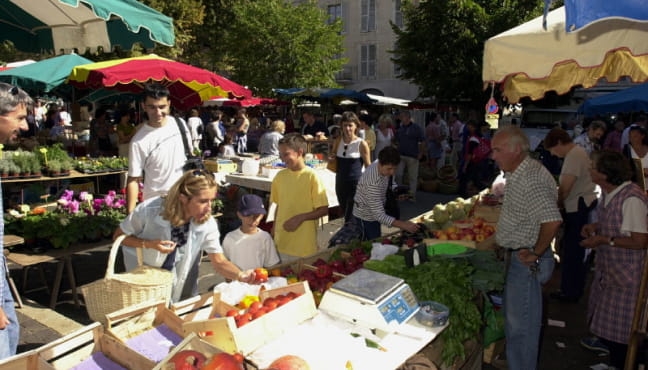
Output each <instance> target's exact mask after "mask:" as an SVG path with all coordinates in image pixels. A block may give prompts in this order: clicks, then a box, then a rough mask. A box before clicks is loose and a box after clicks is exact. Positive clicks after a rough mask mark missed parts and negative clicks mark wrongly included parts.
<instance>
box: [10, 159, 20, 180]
mask: <svg viewBox="0 0 648 370" xmlns="http://www.w3.org/2000/svg"><path fill="white" fill-rule="evenodd" d="M8 167H9V177H8V178H9V179H15V178H17V177H19V176H20V167H18V165H17V164H16V163H15V162H14V161H10V162H8Z"/></svg>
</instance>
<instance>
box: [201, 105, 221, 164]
mask: <svg viewBox="0 0 648 370" xmlns="http://www.w3.org/2000/svg"><path fill="white" fill-rule="evenodd" d="M207 122H208V123H207V125H206V128H205V135H203V137H204V138H206V140H205V150H209V151H211V153H212V155H214V154H215V153H217V152H218V146H219V145H220V143H222V142H223V140H224V139H225V134H226V132H227V130H226V129H225V124H224V123H223V112H222V111H221V110H216V111H214V114H213V116H212V117H211V118H210V119H209V121H207Z"/></svg>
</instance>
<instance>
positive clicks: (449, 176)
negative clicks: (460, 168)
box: [437, 165, 457, 182]
mask: <svg viewBox="0 0 648 370" xmlns="http://www.w3.org/2000/svg"><path fill="white" fill-rule="evenodd" d="M437 177H438V178H439V180H441V182H449V181H451V180H454V179H456V178H457V170H456V169H455V168H454V167H453V166H450V165H446V166H443V167H441V168H439V171H437Z"/></svg>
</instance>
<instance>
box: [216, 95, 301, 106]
mask: <svg viewBox="0 0 648 370" xmlns="http://www.w3.org/2000/svg"><path fill="white" fill-rule="evenodd" d="M289 104H290V102H287V101H283V100H278V99H267V98H255V97H252V98H246V99H228V98H220V97H219V98H212V99H210V100H207V101H206V102H204V103H203V105H204V106H213V105H217V106H223V107H254V106H257V105H289Z"/></svg>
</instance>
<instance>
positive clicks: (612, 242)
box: [609, 236, 614, 247]
mask: <svg viewBox="0 0 648 370" xmlns="http://www.w3.org/2000/svg"><path fill="white" fill-rule="evenodd" d="M609 244H610V247H614V237H613V236H612V237H610V243H609Z"/></svg>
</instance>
